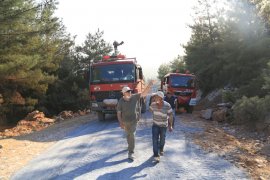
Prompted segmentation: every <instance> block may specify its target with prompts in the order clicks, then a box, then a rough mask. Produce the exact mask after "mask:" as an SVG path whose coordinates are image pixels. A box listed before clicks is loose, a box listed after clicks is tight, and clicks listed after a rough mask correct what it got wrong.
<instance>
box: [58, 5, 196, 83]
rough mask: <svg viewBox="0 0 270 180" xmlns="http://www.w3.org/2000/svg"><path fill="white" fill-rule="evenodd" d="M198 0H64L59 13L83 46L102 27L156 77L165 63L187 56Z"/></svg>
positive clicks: (121, 49) (123, 50)
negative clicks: (191, 25)
mask: <svg viewBox="0 0 270 180" xmlns="http://www.w3.org/2000/svg"><path fill="white" fill-rule="evenodd" d="M194 2H195V0H189V1H185V0H170V1H165V0H148V1H143V0H137V1H127V0H114V1H105V0H91V1H89V0H76V1H75V0H68V1H65V0H60V1H59V5H58V10H57V11H56V16H57V17H59V18H62V20H63V23H64V25H65V26H66V27H67V32H69V33H70V34H71V35H77V38H76V44H78V45H81V44H82V43H83V42H84V40H85V38H86V35H87V34H88V33H89V32H90V33H95V32H96V31H97V30H98V29H100V30H102V31H104V39H105V40H106V41H107V42H109V43H113V41H114V40H116V41H119V42H120V41H124V42H125V43H124V44H123V45H122V46H119V48H118V50H119V51H120V52H121V53H122V54H125V55H126V56H127V57H136V58H137V60H138V63H139V64H141V66H142V67H143V70H144V72H145V76H146V78H156V77H157V69H158V67H159V66H160V65H161V64H162V63H166V62H169V61H172V60H173V59H174V58H175V57H177V55H183V54H184V50H183V49H182V48H181V44H185V43H186V42H187V41H188V40H189V38H190V34H191V31H190V29H189V28H188V27H187V24H188V23H191V22H192V18H191V13H192V6H193V4H194Z"/></svg>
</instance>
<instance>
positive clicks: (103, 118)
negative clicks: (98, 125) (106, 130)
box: [97, 112, 105, 121]
mask: <svg viewBox="0 0 270 180" xmlns="http://www.w3.org/2000/svg"><path fill="white" fill-rule="evenodd" d="M97 113H98V120H99V121H104V120H105V113H103V112H97Z"/></svg>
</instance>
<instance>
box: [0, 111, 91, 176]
mask: <svg viewBox="0 0 270 180" xmlns="http://www.w3.org/2000/svg"><path fill="white" fill-rule="evenodd" d="M94 118H95V115H93V114H88V115H85V116H80V117H76V118H72V119H67V120H65V121H62V122H59V123H56V124H53V125H51V126H49V127H47V128H46V129H43V130H41V131H36V132H33V133H31V134H27V135H23V136H18V137H13V138H6V139H0V162H1V163H0V180H7V179H10V177H11V175H12V174H14V173H15V172H17V171H18V170H19V169H21V168H22V167H24V166H25V165H26V164H27V163H28V162H30V161H31V160H32V159H33V158H34V157H36V156H38V155H40V154H42V153H43V152H44V151H45V150H47V149H48V148H49V147H51V146H52V145H53V144H55V143H56V142H57V141H59V140H61V139H63V138H64V137H65V136H66V135H67V134H68V133H69V132H71V131H72V130H74V129H76V128H78V127H80V126H82V125H84V124H87V123H89V122H90V121H91V120H93V119H94Z"/></svg>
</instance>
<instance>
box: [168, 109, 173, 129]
mask: <svg viewBox="0 0 270 180" xmlns="http://www.w3.org/2000/svg"><path fill="white" fill-rule="evenodd" d="M172 125H173V114H172V113H169V131H170V132H171V131H172V130H173V127H172Z"/></svg>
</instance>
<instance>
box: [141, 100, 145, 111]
mask: <svg viewBox="0 0 270 180" xmlns="http://www.w3.org/2000/svg"><path fill="white" fill-rule="evenodd" d="M145 112H146V104H145V102H144V101H143V102H142V105H141V113H145Z"/></svg>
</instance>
